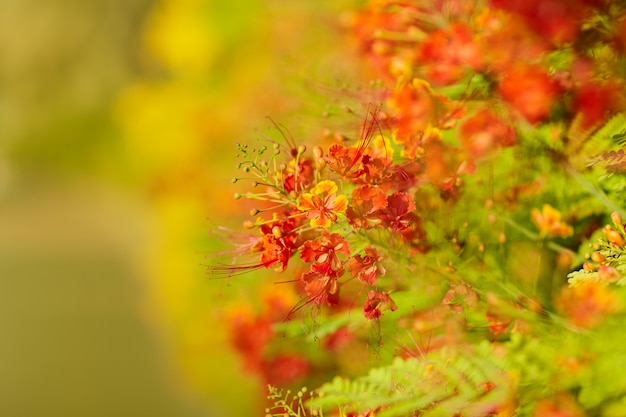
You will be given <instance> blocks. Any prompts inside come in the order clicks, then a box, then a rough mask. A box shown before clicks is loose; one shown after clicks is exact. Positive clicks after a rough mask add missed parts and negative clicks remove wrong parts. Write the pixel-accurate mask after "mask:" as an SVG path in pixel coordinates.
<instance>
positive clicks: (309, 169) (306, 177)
mask: <svg viewBox="0 0 626 417" xmlns="http://www.w3.org/2000/svg"><path fill="white" fill-rule="evenodd" d="M314 174H315V170H314V169H313V162H312V161H311V160H309V159H305V160H303V161H300V162H299V163H298V169H297V172H296V169H294V167H288V168H287V171H286V173H285V174H284V178H283V188H284V189H285V192H287V193H290V192H292V191H296V192H300V191H302V190H306V189H308V188H309V187H310V186H311V184H312V183H313V179H314Z"/></svg>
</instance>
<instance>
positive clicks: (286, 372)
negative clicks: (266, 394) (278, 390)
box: [262, 354, 311, 385]
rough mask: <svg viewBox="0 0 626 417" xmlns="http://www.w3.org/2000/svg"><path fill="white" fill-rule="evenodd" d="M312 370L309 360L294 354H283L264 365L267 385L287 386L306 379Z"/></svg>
mask: <svg viewBox="0 0 626 417" xmlns="http://www.w3.org/2000/svg"><path fill="white" fill-rule="evenodd" d="M310 369H311V364H310V363H309V361H308V360H306V359H304V358H302V357H300V356H298V355H294V354H282V355H279V356H277V357H275V358H273V359H266V360H264V361H263V363H262V372H263V376H264V378H265V383H266V384H271V385H287V384H292V383H294V382H296V381H298V380H301V379H303V378H305V377H306V376H307V375H308V374H309V372H310Z"/></svg>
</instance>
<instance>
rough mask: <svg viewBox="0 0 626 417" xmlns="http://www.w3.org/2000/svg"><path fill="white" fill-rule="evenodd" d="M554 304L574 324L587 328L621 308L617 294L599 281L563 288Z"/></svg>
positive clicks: (596, 324)
mask: <svg viewBox="0 0 626 417" xmlns="http://www.w3.org/2000/svg"><path fill="white" fill-rule="evenodd" d="M556 306H557V308H558V310H559V311H560V312H561V313H563V314H564V315H565V316H567V317H568V318H569V319H570V321H571V322H572V323H573V324H574V325H576V326H579V327H584V328H588V329H589V328H593V327H597V326H599V325H600V324H602V322H603V321H604V319H605V317H607V316H609V315H611V314H614V313H616V312H619V311H620V310H621V309H622V306H621V304H620V301H619V298H618V296H617V294H616V293H615V292H614V291H612V290H611V289H610V288H609V287H608V286H607V284H605V283H604V282H599V281H585V282H583V283H581V284H580V285H576V286H574V287H565V288H563V290H562V291H561V293H560V294H559V296H558V297H557V300H556Z"/></svg>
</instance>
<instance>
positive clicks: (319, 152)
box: [313, 145, 324, 160]
mask: <svg viewBox="0 0 626 417" xmlns="http://www.w3.org/2000/svg"><path fill="white" fill-rule="evenodd" d="M313 156H314V157H315V159H316V160H317V159H320V158H321V157H322V156H324V151H323V150H322V147H321V146H319V145H318V146H314V147H313Z"/></svg>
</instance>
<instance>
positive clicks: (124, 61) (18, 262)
mask: <svg viewBox="0 0 626 417" xmlns="http://www.w3.org/2000/svg"><path fill="white" fill-rule="evenodd" d="M348 3H350V2H349V1H341V2H333V1H330V0H324V1H305V0H302V1H294V2H291V1H284V0H267V1H264V0H230V1H224V0H179V1H175V0H161V1H156V0H91V1H88V2H85V1H79V0H54V1H45V0H3V1H1V2H0V62H1V64H0V334H1V335H2V339H1V340H2V342H1V343H0V415H1V416H13V417H22V416H23V417H30V416H40V415H46V416H57V415H58V416H90V417H96V416H119V417H123V416H142V415H145V416H206V415H209V416H218V415H219V416H226V417H228V416H234V417H237V416H244V415H260V413H261V412H262V409H261V410H260V409H259V404H260V400H261V397H262V393H261V392H260V391H259V387H258V381H257V380H255V379H254V377H249V376H245V375H241V371H240V369H241V368H240V363H239V362H238V359H237V358H236V356H235V355H234V354H233V353H232V352H231V351H230V350H229V347H228V340H227V335H226V331H225V326H223V324H224V323H223V320H224V315H223V309H224V308H225V306H227V305H228V304H229V303H230V302H231V301H232V299H235V300H239V301H238V302H240V303H243V304H246V301H245V297H246V296H247V295H249V294H251V293H252V292H251V291H250V290H246V287H245V286H246V285H248V284H245V283H244V284H239V283H238V282H237V283H226V284H225V283H224V282H221V283H220V282H217V281H210V280H207V279H206V276H205V273H204V268H203V267H202V264H203V263H206V262H207V261H206V260H205V259H204V254H205V253H207V252H210V251H211V250H215V245H216V242H215V241H214V240H211V239H210V238H209V233H208V229H209V228H211V227H212V226H214V225H215V224H222V223H226V224H231V225H232V224H238V223H240V222H241V219H242V218H243V217H244V215H242V216H236V215H233V213H236V212H237V210H238V208H237V207H235V206H233V200H232V198H231V195H232V192H234V191H235V188H233V185H231V184H230V181H229V179H230V178H231V177H232V176H233V174H234V172H235V169H234V155H233V154H234V152H233V142H235V141H237V140H247V139H251V138H253V137H254V136H255V135H256V133H255V131H254V129H255V128H261V129H263V128H266V127H267V126H268V122H267V121H266V120H264V116H266V115H271V116H272V117H273V118H275V119H278V120H279V121H281V122H285V124H287V125H288V126H289V128H290V130H291V131H292V133H294V134H295V135H315V134H319V133H320V132H321V130H322V128H321V127H318V126H317V125H316V124H315V120H316V118H317V117H319V116H321V114H322V112H323V111H324V108H325V106H327V105H328V102H327V101H325V100H327V99H325V98H323V97H324V96H325V95H327V93H328V88H329V86H331V90H332V86H333V85H334V84H333V83H335V82H336V80H337V79H342V77H345V74H347V73H349V72H350V71H354V67H353V62H354V59H353V57H351V56H348V55H346V51H348V50H350V48H349V47H348V46H347V45H344V46H342V41H341V40H342V39H343V38H342V37H341V36H340V30H339V29H340V27H339V26H338V25H337V22H339V21H341V11H342V10H344V9H345V7H346V6H347V4H348ZM331 46H332V48H331ZM304 80H306V82H305V81H304ZM339 83H341V81H339ZM331 95H332V94H331ZM301 114H305V115H310V117H301V116H299V115H301ZM231 155H233V157H232V158H231ZM241 211H242V212H243V210H241ZM217 245H219V242H217ZM243 282H246V283H250V280H247V281H243ZM252 286H253V285H252ZM242 297H243V298H242Z"/></svg>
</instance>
